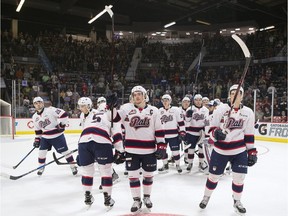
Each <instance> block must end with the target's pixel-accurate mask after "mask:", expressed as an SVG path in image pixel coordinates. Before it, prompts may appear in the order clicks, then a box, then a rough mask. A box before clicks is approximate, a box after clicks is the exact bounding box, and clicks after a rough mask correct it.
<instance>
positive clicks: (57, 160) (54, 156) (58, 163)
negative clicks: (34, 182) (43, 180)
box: [52, 152, 76, 165]
mask: <svg viewBox="0 0 288 216" xmlns="http://www.w3.org/2000/svg"><path fill="white" fill-rule="evenodd" d="M71 154H72V152H71ZM52 155H53V159H54V160H55V162H56V164H57V165H70V164H76V162H71V163H68V162H60V161H59V159H60V158H57V157H56V154H55V152H53V154H52Z"/></svg>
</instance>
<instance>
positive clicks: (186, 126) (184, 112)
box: [179, 106, 191, 131]
mask: <svg viewBox="0 0 288 216" xmlns="http://www.w3.org/2000/svg"><path fill="white" fill-rule="evenodd" d="M179 109H180V111H181V115H182V118H183V120H184V125H185V131H187V129H188V126H189V122H188V121H186V112H187V110H189V109H191V107H190V106H189V107H188V108H187V109H186V110H185V109H184V108H183V107H179Z"/></svg>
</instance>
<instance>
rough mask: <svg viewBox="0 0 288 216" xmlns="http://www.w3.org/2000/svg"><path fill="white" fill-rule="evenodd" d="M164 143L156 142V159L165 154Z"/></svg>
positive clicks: (165, 145)
mask: <svg viewBox="0 0 288 216" xmlns="http://www.w3.org/2000/svg"><path fill="white" fill-rule="evenodd" d="M166 148H167V144H166V143H158V144H157V150H156V152H155V156H156V158H157V160H160V159H163V158H164V157H165V156H166Z"/></svg>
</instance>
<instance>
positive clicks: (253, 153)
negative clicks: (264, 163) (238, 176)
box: [247, 148, 258, 166]
mask: <svg viewBox="0 0 288 216" xmlns="http://www.w3.org/2000/svg"><path fill="white" fill-rule="evenodd" d="M247 152H248V166H253V165H254V164H256V163H257V159H258V157H257V153H258V152H257V150H256V148H252V149H249V150H247Z"/></svg>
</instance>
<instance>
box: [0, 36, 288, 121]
mask: <svg viewBox="0 0 288 216" xmlns="http://www.w3.org/2000/svg"><path fill="white" fill-rule="evenodd" d="M203 37H204V41H205V47H206V50H207V54H206V55H205V58H204V59H203V61H204V62H221V61H232V60H233V61H235V60H238V61H239V60H243V59H244V56H243V53H242V51H241V49H240V48H239V46H238V44H237V43H235V41H233V40H232V39H231V37H224V36H221V35H220V34H215V35H213V36H211V35H204V36H203ZM244 40H245V42H246V44H247V46H248V47H249V49H250V51H251V53H252V55H253V57H254V59H263V58H269V57H275V56H277V54H278V53H279V52H280V51H281V50H282V49H283V47H284V46H286V44H285V41H286V38H285V36H284V33H283V32H280V31H278V30H277V31H271V32H266V31H263V32H256V33H254V34H250V35H247V36H245V37H244ZM1 42H2V46H1V69H2V70H1V71H2V72H1V78H4V80H5V81H6V85H7V87H8V88H10V89H11V84H10V83H11V80H14V79H16V80H18V82H19V83H20V85H21V94H20V95H18V99H17V101H21V103H20V104H19V106H20V107H23V110H22V112H21V113H20V114H19V116H20V117H30V116H31V113H33V106H32V100H33V98H34V97H35V96H37V95H39V94H41V95H40V96H42V97H44V98H45V100H46V101H48V102H47V103H50V104H51V105H53V106H56V107H60V108H63V109H65V110H66V111H67V112H68V113H69V115H70V117H77V116H78V115H79V111H78V110H77V107H76V103H77V100H78V98H79V97H81V96H89V97H91V98H92V100H93V101H96V99H97V97H99V96H102V95H105V94H107V93H109V92H114V91H117V92H118V94H119V95H120V94H123V91H122V89H126V90H127V92H129V90H130V89H129V88H130V83H129V82H128V81H127V80H125V75H126V72H127V70H128V67H129V65H130V63H131V60H132V56H133V53H134V50H135V47H137V46H141V47H142V59H141V62H142V63H151V64H154V63H155V65H157V67H152V68H150V69H149V70H148V71H147V70H146V71H141V70H140V71H139V73H138V74H137V77H136V80H138V82H139V84H142V85H145V87H146V88H147V89H148V90H149V96H150V103H153V104H154V105H156V106H161V101H160V97H161V95H163V94H164V93H165V92H167V91H169V92H171V94H172V96H173V102H174V105H178V104H179V102H180V101H181V99H182V98H183V96H184V95H186V94H191V95H193V93H194V92H197V93H200V94H202V95H203V96H206V97H208V98H210V99H214V98H220V99H221V100H222V101H225V100H226V99H227V95H228V89H229V87H230V86H231V85H232V84H234V83H238V81H239V79H240V77H241V75H242V71H243V65H242V66H221V67H216V66H215V67H201V69H200V70H199V73H197V72H196V71H197V70H196V69H194V70H192V71H191V72H188V68H189V66H190V64H191V62H192V61H193V59H195V57H196V56H197V55H198V53H199V51H200V49H201V44H202V40H194V41H192V42H191V43H177V44H176V43H175V44H164V43H161V42H158V43H148V41H147V40H136V42H135V41H133V40H130V39H129V40H126V39H117V40H116V41H115V44H114V46H113V47H112V46H111V43H109V42H108V40H104V39H102V40H98V41H97V42H96V43H95V42H91V41H89V40H87V41H77V40H73V39H72V36H71V35H70V36H69V35H67V36H65V35H62V34H56V33H51V32H43V33H39V35H38V36H37V37H33V36H31V35H29V34H27V33H25V34H23V33H20V34H19V36H18V38H13V37H12V34H11V33H9V32H7V31H4V32H2V33H1ZM38 46H41V47H42V49H43V50H44V52H45V53H46V55H47V57H48V59H49V60H50V62H51V65H52V68H53V70H52V73H48V72H47V71H46V70H45V68H44V67H43V65H42V64H41V63H39V64H19V63H15V62H14V59H13V57H14V56H21V57H34V58H37V53H38ZM286 55H287V53H286ZM112 65H113V72H112V70H111V66H112ZM147 73H148V74H147ZM286 73H287V62H282V63H279V62H278V63H267V64H252V65H251V66H250V68H249V71H248V74H247V76H246V78H245V84H244V89H245V96H244V103H245V104H246V105H247V106H249V107H251V108H253V105H254V98H253V96H254V90H257V100H256V110H255V115H256V119H259V120H260V121H271V111H272V110H271V104H272V103H271V102H272V101H271V100H272V96H271V94H272V92H275V94H274V97H273V98H274V106H273V115H274V116H275V118H274V119H273V121H276V122H287V92H286V91H287V76H286V75H287V74H286ZM196 79H197V81H196ZM111 83H113V85H111ZM133 84H135V82H133ZM111 86H112V87H111ZM272 89H273V90H272ZM126 97H127V98H125V99H126V101H127V100H128V96H127V95H126ZM269 118H270V119H269Z"/></svg>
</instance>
